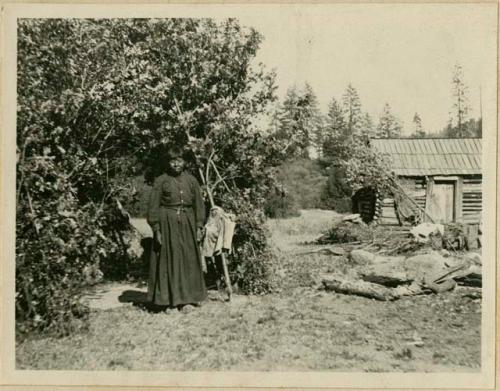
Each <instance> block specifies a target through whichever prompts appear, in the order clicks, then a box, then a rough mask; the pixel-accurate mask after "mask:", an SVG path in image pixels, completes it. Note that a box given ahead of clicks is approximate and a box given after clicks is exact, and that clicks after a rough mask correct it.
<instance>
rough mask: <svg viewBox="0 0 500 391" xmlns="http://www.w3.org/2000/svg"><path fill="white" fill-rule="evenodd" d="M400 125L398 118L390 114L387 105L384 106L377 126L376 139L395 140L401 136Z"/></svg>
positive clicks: (390, 111) (389, 108)
mask: <svg viewBox="0 0 500 391" xmlns="http://www.w3.org/2000/svg"><path fill="white" fill-rule="evenodd" d="M401 129H402V125H401V122H400V121H399V119H398V118H396V117H395V116H394V114H392V110H391V106H390V105H389V103H386V104H385V105H384V108H383V110H382V114H381V115H380V119H379V123H378V126H377V137H379V138H397V137H400V136H401Z"/></svg>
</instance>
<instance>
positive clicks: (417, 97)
mask: <svg viewBox="0 0 500 391" xmlns="http://www.w3.org/2000/svg"><path fill="white" fill-rule="evenodd" d="M238 18H239V20H240V22H241V23H242V24H243V25H246V26H252V27H254V28H255V29H256V30H258V31H259V32H260V33H262V34H263V36H264V41H263V43H262V45H261V48H260V50H259V52H258V54H257V58H256V61H258V62H262V63H264V64H265V65H266V67H267V68H268V69H275V71H276V73H277V84H278V96H279V97H280V99H282V98H283V96H284V95H285V93H286V90H287V89H288V88H289V87H290V86H292V85H294V84H295V85H297V86H299V87H301V86H303V84H304V83H305V82H308V83H309V84H310V85H311V86H312V88H313V90H314V92H315V93H316V95H317V97H318V101H319V104H320V109H321V110H322V111H323V112H324V113H326V110H327V107H328V103H329V102H330V100H331V98H332V97H335V98H336V99H337V100H341V98H342V95H343V93H344V91H345V89H346V87H347V85H348V84H349V83H351V84H352V85H353V86H354V87H355V88H356V89H357V91H358V93H359V96H360V99H361V104H362V109H363V110H364V111H366V112H368V113H369V114H370V115H371V116H372V118H373V119H374V121H375V123H377V122H378V118H379V116H380V113H381V112H382V108H383V106H384V104H385V103H386V102H387V103H389V104H390V106H391V108H392V109H393V113H394V114H395V115H396V116H397V117H399V118H400V120H402V122H403V126H404V129H403V134H405V135H409V134H410V133H411V132H412V131H413V122H412V119H413V116H414V114H415V112H418V113H419V114H420V117H421V118H422V124H423V127H424V130H426V131H428V132H436V131H438V130H440V129H442V128H443V127H444V126H446V124H447V123H448V119H449V117H450V114H449V113H450V111H451V110H452V105H453V101H452V93H451V79H452V75H453V68H454V65H455V64H456V63H459V64H460V65H461V66H462V68H463V73H464V81H465V84H466V85H467V87H468V97H469V102H470V106H471V109H472V111H471V113H470V115H471V116H472V117H475V118H478V117H479V116H480V110H479V100H480V89H481V95H482V101H483V107H484V105H485V102H486V103H487V104H491V103H493V104H495V102H491V100H492V99H493V100H495V99H496V66H497V63H496V60H497V53H496V45H497V31H496V23H497V11H496V4H484V3H483V4H329V5H319V4H318V5H307V6H304V5H295V6H290V5H287V6H274V7H273V8H270V9H266V7H262V6H260V8H259V9H255V8H249V9H247V11H246V12H245V15H241V16H238ZM495 107H496V106H495Z"/></svg>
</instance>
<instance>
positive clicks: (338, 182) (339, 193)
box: [321, 165, 352, 213]
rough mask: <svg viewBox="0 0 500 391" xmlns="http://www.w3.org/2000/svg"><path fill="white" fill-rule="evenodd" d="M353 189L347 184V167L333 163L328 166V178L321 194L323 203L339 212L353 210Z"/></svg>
mask: <svg viewBox="0 0 500 391" xmlns="http://www.w3.org/2000/svg"><path fill="white" fill-rule="evenodd" d="M351 195H352V189H351V187H350V186H349V185H348V184H347V179H346V173H345V169H344V168H343V167H342V166H341V165H332V166H330V167H329V168H328V180H327V182H326V185H325V186H324V188H323V193H322V195H321V199H322V203H323V205H324V206H325V207H326V208H328V209H333V210H335V211H337V212H339V213H346V212H350V211H351V210H352V205H351Z"/></svg>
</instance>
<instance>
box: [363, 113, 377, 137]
mask: <svg viewBox="0 0 500 391" xmlns="http://www.w3.org/2000/svg"><path fill="white" fill-rule="evenodd" d="M374 136H375V124H374V123H373V119H372V117H371V115H370V114H368V113H365V114H364V115H363V117H362V118H361V137H362V139H363V140H365V141H366V140H369V139H371V138H372V137H374Z"/></svg>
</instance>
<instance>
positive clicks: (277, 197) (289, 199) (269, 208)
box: [264, 191, 300, 219]
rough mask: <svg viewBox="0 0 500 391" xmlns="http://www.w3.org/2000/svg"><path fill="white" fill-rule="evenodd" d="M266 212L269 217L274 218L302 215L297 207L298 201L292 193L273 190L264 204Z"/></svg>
mask: <svg viewBox="0 0 500 391" xmlns="http://www.w3.org/2000/svg"><path fill="white" fill-rule="evenodd" d="M264 212H265V214H266V216H267V217H270V218H273V219H283V218H287V217H297V216H300V211H299V209H298V208H297V202H296V201H295V199H294V197H293V196H292V195H291V194H290V193H284V192H278V191H275V192H271V195H270V196H268V198H267V200H266V204H265V206H264Z"/></svg>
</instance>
